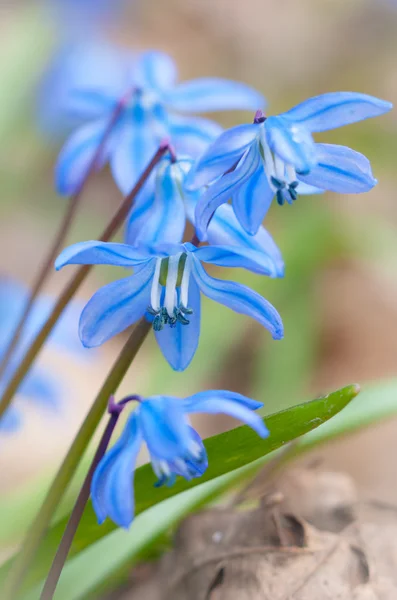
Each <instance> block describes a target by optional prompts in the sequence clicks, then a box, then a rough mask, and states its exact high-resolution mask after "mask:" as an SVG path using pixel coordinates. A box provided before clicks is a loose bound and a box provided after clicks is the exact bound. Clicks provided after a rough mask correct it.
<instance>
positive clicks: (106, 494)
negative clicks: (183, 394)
mask: <svg viewBox="0 0 397 600" xmlns="http://www.w3.org/2000/svg"><path fill="white" fill-rule="evenodd" d="M262 406H263V404H262V403H261V402H256V401H255V400H251V399H250V398H247V397H245V396H242V395H240V394H236V393H233V392H228V391H224V390H209V391H206V392H200V393H198V394H195V395H194V396H190V397H189V398H185V399H183V400H182V399H179V398H172V397H166V396H152V397H151V398H147V399H145V400H143V401H142V402H140V403H139V404H138V407H137V408H136V410H135V411H134V412H133V413H132V415H131V416H130V417H129V419H128V421H127V423H126V426H125V428H124V431H123V433H122V435H121V436H120V438H119V440H118V441H117V442H116V444H115V445H114V446H113V447H112V448H111V449H110V450H109V451H108V452H107V453H106V454H105V456H104V457H103V459H102V460H101V462H100V463H99V465H98V467H97V469H96V471H95V474H94V477H93V480H92V485H91V498H92V502H93V506H94V510H95V512H96V515H97V517H98V521H99V524H102V523H103V522H104V521H105V519H106V518H107V517H109V518H110V519H112V521H114V523H116V524H117V525H119V526H120V527H125V528H128V527H129V526H130V525H131V523H132V521H133V519H134V512H135V502H134V491H133V485H134V472H135V464H136V459H137V456H138V452H139V450H140V448H141V446H142V444H143V443H145V444H146V446H147V448H148V450H149V453H150V459H151V462H152V467H153V471H154V473H155V475H156V476H157V477H158V483H157V484H156V485H157V486H159V485H163V484H166V485H172V484H173V483H174V481H175V479H176V477H177V476H178V475H179V476H182V477H184V478H185V479H187V480H188V481H190V480H191V479H193V478H196V477H201V475H203V473H204V472H205V471H206V469H207V466H208V462H207V454H206V451H205V448H204V445H203V442H202V440H201V438H200V436H199V434H198V433H197V431H195V429H193V427H192V426H191V425H190V422H189V418H188V415H190V414H193V413H210V414H216V413H223V414H227V415H230V416H231V417H234V418H236V419H239V420H240V421H243V423H246V424H247V425H249V426H250V427H251V428H252V429H253V430H254V431H256V433H257V434H258V435H259V436H260V437H261V438H266V437H267V436H268V435H269V432H268V430H267V429H266V426H265V425H264V423H263V420H262V419H261V418H260V416H259V415H257V414H255V413H254V412H253V411H255V410H257V409H258V408H261V407H262Z"/></svg>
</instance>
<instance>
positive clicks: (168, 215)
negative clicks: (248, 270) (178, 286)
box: [125, 157, 284, 277]
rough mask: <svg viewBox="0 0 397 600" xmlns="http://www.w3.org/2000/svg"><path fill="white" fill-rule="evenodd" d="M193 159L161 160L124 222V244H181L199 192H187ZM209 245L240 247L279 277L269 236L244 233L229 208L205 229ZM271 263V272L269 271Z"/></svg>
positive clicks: (281, 269)
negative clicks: (151, 179) (125, 223)
mask: <svg viewBox="0 0 397 600" xmlns="http://www.w3.org/2000/svg"><path fill="white" fill-rule="evenodd" d="M193 162H194V161H193V160H192V159H188V158H184V159H181V160H176V161H173V160H172V159H171V158H169V157H164V158H163V159H162V161H161V162H160V165H159V166H158V168H157V172H156V176H155V180H154V184H153V185H148V186H146V187H145V188H144V189H143V190H142V192H141V193H140V195H139V196H138V198H137V199H136V201H135V203H134V206H133V208H132V210H131V213H130V215H129V218H128V220H127V226H126V235H125V241H126V243H127V244H130V245H131V246H139V245H140V244H146V245H153V246H154V245H156V244H159V243H163V242H167V243H175V242H177V243H178V242H182V240H183V236H184V232H185V228H186V221H189V222H190V223H191V224H192V225H193V227H195V222H194V214H195V207H196V204H197V201H198V198H199V193H197V192H194V193H186V191H185V189H184V185H185V180H186V176H187V174H188V173H189V170H190V169H191V167H192V164H193ZM208 241H209V243H210V244H211V245H212V246H239V247H240V248H246V249H249V250H251V251H252V252H251V258H252V259H254V257H255V255H256V260H257V262H258V264H259V265H262V264H263V263H264V261H265V264H266V268H267V273H266V274H267V275H269V276H270V277H282V276H283V274H284V262H283V259H282V256H281V252H280V250H279V249H278V247H277V246H276V244H275V242H274V241H273V239H272V237H271V235H270V234H269V233H268V232H267V231H266V230H265V228H264V227H260V228H259V231H258V233H257V234H256V235H255V236H251V235H249V234H247V233H246V232H245V231H244V229H243V228H242V227H241V225H240V224H239V222H238V221H237V219H236V216H235V215H234V213H233V210H232V207H231V206H227V205H224V206H221V207H220V208H219V210H217V212H216V214H215V215H214V218H213V219H212V221H211V223H210V226H209V230H208ZM269 259H270V261H273V265H274V268H273V270H272V269H271V268H269V265H270V264H271V263H269Z"/></svg>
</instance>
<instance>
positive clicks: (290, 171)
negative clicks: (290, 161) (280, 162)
mask: <svg viewBox="0 0 397 600" xmlns="http://www.w3.org/2000/svg"><path fill="white" fill-rule="evenodd" d="M285 171H286V176H287V183H293V182H294V181H296V171H295V167H293V166H292V165H286V167H285Z"/></svg>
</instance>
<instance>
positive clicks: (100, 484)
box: [91, 413, 142, 528]
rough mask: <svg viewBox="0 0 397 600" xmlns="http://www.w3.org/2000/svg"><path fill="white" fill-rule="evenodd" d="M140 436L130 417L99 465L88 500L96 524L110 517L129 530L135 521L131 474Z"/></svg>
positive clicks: (132, 416) (134, 417)
mask: <svg viewBox="0 0 397 600" xmlns="http://www.w3.org/2000/svg"><path fill="white" fill-rule="evenodd" d="M141 444H142V433H141V431H140V428H139V423H138V418H137V415H136V414H135V413H133V414H132V415H131V416H130V418H129V419H128V421H127V424H126V426H125V429H124V431H123V433H122V435H121V436H120V438H119V439H118V441H117V442H116V443H115V445H114V446H113V447H112V448H111V449H110V450H109V451H108V452H107V453H106V454H105V456H104V457H103V459H102V460H101V462H100V463H99V465H98V467H97V468H96V471H95V473H94V477H93V479H92V483H91V499H92V504H93V507H94V510H95V513H96V515H97V518H98V521H99V524H102V523H103V522H104V521H105V519H106V517H108V516H109V517H110V518H111V519H112V520H113V521H114V522H115V523H116V524H117V525H119V526H120V527H125V528H128V527H129V526H130V525H131V522H132V520H133V518H134V507H135V502H134V491H133V481H134V471H135V463H136V459H137V456H138V452H139V449H140V447H141Z"/></svg>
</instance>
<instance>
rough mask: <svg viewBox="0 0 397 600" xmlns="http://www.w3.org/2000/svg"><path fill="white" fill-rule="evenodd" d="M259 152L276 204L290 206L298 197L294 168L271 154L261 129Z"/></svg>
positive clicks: (264, 133) (297, 183)
mask: <svg viewBox="0 0 397 600" xmlns="http://www.w3.org/2000/svg"><path fill="white" fill-rule="evenodd" d="M259 150H260V153H261V157H262V160H263V167H264V170H265V173H266V177H267V180H268V182H269V185H270V187H271V189H272V190H273V192H274V193H275V194H276V197H277V202H278V204H280V206H282V205H283V204H284V203H285V202H288V204H292V203H293V202H294V201H295V200H296V199H297V197H298V192H297V187H298V185H299V181H298V180H297V177H296V170H295V167H293V166H292V165H289V164H287V163H286V162H284V161H283V160H282V159H281V158H280V157H279V156H277V154H273V152H272V151H271V149H270V146H269V144H268V142H267V136H266V131H265V129H264V128H263V127H262V128H261V133H260V139H259Z"/></svg>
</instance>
